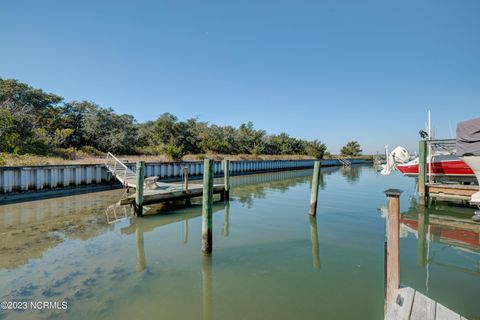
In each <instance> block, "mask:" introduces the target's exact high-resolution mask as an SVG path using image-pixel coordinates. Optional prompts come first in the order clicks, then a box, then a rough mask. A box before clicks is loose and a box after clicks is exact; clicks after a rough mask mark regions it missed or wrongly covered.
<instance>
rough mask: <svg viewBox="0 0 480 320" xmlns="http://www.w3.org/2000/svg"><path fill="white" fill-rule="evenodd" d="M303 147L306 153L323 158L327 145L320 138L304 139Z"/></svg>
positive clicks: (316, 157)
mask: <svg viewBox="0 0 480 320" xmlns="http://www.w3.org/2000/svg"><path fill="white" fill-rule="evenodd" d="M303 149H304V153H305V154H306V155H308V156H311V157H314V158H315V159H323V156H324V155H325V151H326V150H327V146H326V145H325V144H324V143H321V142H320V141H318V140H313V141H303Z"/></svg>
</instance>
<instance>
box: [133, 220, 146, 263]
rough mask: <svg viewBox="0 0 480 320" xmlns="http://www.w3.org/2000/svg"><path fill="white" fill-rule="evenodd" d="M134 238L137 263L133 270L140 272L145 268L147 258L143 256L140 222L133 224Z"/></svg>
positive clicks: (143, 245) (143, 247) (143, 248)
mask: <svg viewBox="0 0 480 320" xmlns="http://www.w3.org/2000/svg"><path fill="white" fill-rule="evenodd" d="M135 227H136V230H135V239H136V243H137V264H136V266H135V270H137V272H141V271H143V270H145V269H146V268H147V259H146V258H145V244H144V240H143V228H142V225H141V224H136V225H135Z"/></svg>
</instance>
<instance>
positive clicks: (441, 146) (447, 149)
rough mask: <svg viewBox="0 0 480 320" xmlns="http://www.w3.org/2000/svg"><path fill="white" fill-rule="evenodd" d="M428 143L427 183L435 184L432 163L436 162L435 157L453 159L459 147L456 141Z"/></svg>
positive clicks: (428, 141) (433, 140) (429, 141)
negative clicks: (440, 156)
mask: <svg viewBox="0 0 480 320" xmlns="http://www.w3.org/2000/svg"><path fill="white" fill-rule="evenodd" d="M426 142H427V161H426V162H427V183H433V182H434V179H433V174H432V166H431V165H430V164H431V163H433V162H434V159H433V157H435V156H439V155H442V156H448V155H451V156H452V157H454V156H456V154H457V146H456V143H455V139H432V140H426Z"/></svg>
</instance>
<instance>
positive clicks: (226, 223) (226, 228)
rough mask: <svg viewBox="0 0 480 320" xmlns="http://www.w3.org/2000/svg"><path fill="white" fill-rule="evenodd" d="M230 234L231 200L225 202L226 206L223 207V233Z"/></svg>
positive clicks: (224, 234)
mask: <svg viewBox="0 0 480 320" xmlns="http://www.w3.org/2000/svg"><path fill="white" fill-rule="evenodd" d="M229 234H230V201H226V202H225V208H224V209H223V228H222V232H221V235H222V236H224V237H228V235H229Z"/></svg>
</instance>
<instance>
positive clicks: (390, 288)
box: [385, 189, 402, 310]
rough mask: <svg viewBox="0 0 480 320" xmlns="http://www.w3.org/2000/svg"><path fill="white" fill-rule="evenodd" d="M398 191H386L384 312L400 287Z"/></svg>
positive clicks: (399, 192)
mask: <svg viewBox="0 0 480 320" xmlns="http://www.w3.org/2000/svg"><path fill="white" fill-rule="evenodd" d="M401 193H402V192H401V191H400V190H398V189H388V190H386V191H385V194H386V195H387V209H388V216H387V253H386V254H387V258H386V266H385V267H386V283H385V310H386V306H388V304H389V303H390V301H391V300H392V299H393V297H394V292H395V290H396V289H398V288H399V286H400V239H399V232H400V194H401Z"/></svg>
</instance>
